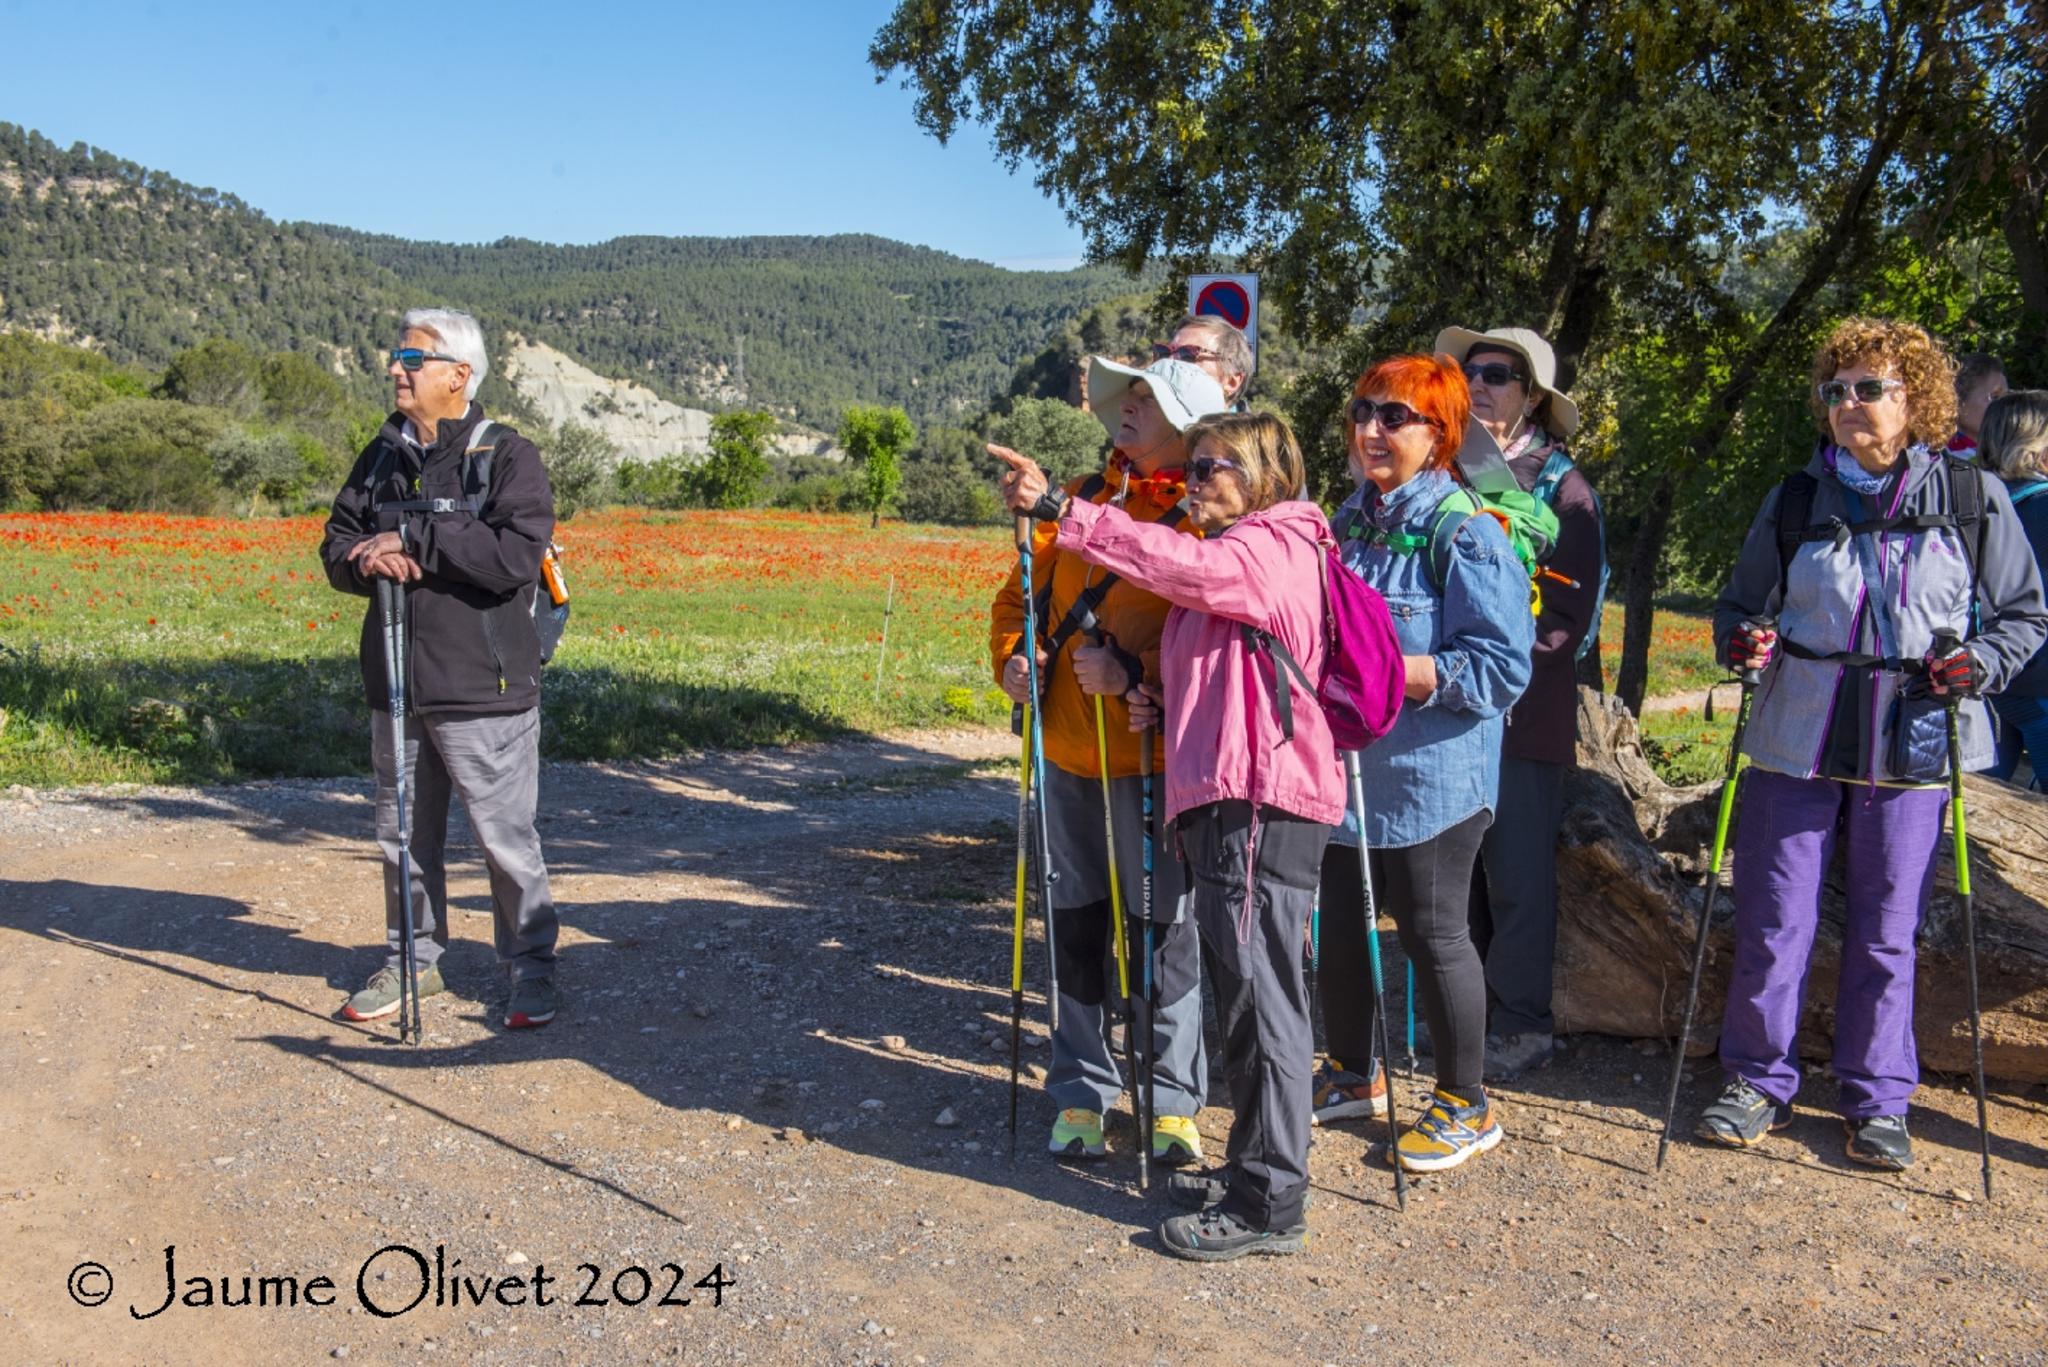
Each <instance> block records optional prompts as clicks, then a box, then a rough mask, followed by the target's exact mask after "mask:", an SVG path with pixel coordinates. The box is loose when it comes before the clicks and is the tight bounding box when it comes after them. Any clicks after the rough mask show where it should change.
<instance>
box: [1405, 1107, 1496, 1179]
mask: <svg viewBox="0 0 2048 1367" xmlns="http://www.w3.org/2000/svg"><path fill="white" fill-rule="evenodd" d="M1501 1138H1502V1130H1501V1128H1500V1122H1499V1121H1498V1120H1496V1119H1494V1115H1493V1103H1492V1102H1491V1101H1481V1102H1479V1103H1478V1104H1477V1105H1468V1104H1466V1103H1465V1102H1464V1101H1463V1100H1461V1099H1460V1098H1458V1097H1455V1096H1452V1095H1451V1094H1450V1093H1449V1092H1447V1091H1445V1090H1444V1089H1443V1088H1441V1087H1439V1088H1437V1089H1436V1094H1435V1095H1434V1096H1432V1097H1431V1098H1430V1102H1429V1109H1428V1110H1427V1111H1425V1112H1423V1115H1422V1119H1420V1120H1418V1121H1416V1122H1415V1125H1414V1128H1412V1129H1410V1130H1408V1131H1407V1132H1406V1133H1404V1134H1403V1135H1402V1136H1401V1139H1400V1142H1399V1143H1398V1144H1397V1145H1396V1146H1395V1147H1396V1149H1397V1150H1398V1152H1399V1153H1400V1158H1401V1166H1402V1167H1404V1168H1406V1169H1408V1171H1410V1172H1447V1171H1449V1170H1450V1169H1452V1168H1455V1167H1457V1166H1458V1165H1459V1164H1460V1163H1462V1162H1464V1161H1465V1160H1466V1159H1468V1158H1470V1157H1472V1156H1473V1155H1474V1154H1480V1153H1485V1152H1486V1151H1487V1150H1488V1149H1490V1148H1492V1147H1493V1146H1494V1145H1496V1144H1498V1143H1500V1141H1501Z"/></svg>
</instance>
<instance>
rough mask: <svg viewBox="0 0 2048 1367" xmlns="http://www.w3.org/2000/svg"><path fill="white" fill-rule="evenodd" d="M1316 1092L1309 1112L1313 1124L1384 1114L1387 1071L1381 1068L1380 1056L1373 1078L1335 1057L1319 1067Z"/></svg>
mask: <svg viewBox="0 0 2048 1367" xmlns="http://www.w3.org/2000/svg"><path fill="white" fill-rule="evenodd" d="M1312 1095H1313V1096H1314V1098H1315V1099H1314V1101H1313V1102H1312V1103H1311V1110H1310V1114H1309V1123H1310V1124H1311V1125H1328V1124H1330V1123H1331V1122H1333V1121H1338V1120H1349V1119H1351V1117H1353V1116H1384V1115H1385V1114H1386V1113H1387V1075H1386V1074H1385V1073H1383V1072H1381V1071H1380V1065H1379V1060H1377V1059H1375V1060H1373V1065H1372V1076H1371V1077H1370V1078H1364V1077H1360V1076H1359V1075H1358V1074H1357V1073H1354V1072H1352V1071H1350V1070H1349V1069H1348V1068H1346V1067H1344V1065H1343V1064H1341V1063H1339V1062H1337V1060H1335V1059H1331V1060H1330V1061H1329V1062H1327V1063H1325V1064H1323V1066H1322V1067H1320V1068H1318V1069H1316V1075H1315V1078H1314V1090H1313V1092H1312Z"/></svg>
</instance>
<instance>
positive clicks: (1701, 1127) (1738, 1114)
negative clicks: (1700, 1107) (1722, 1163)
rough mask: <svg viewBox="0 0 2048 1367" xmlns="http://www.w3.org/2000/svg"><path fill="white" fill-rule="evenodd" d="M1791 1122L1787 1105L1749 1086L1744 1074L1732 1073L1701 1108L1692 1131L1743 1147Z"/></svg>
mask: <svg viewBox="0 0 2048 1367" xmlns="http://www.w3.org/2000/svg"><path fill="white" fill-rule="evenodd" d="M1791 1123H1792V1108H1791V1107H1790V1106H1780V1105H1779V1104H1778V1103H1777V1102H1775V1101H1773V1100H1771V1099H1770V1098H1769V1097H1767V1096H1765V1095H1764V1094H1763V1093H1762V1092H1759V1091H1758V1090H1757V1089H1756V1088H1754V1087H1752V1086H1750V1085H1749V1082H1748V1080H1747V1079H1746V1078H1739V1077H1734V1078H1730V1079H1728V1085H1727V1086H1726V1087H1724V1088H1722V1089H1721V1096H1720V1098H1719V1099H1718V1100H1717V1101H1715V1102H1714V1104H1713V1105H1711V1106H1709V1107H1707V1109H1706V1110H1704V1111H1701V1112H1700V1123H1699V1124H1698V1125H1696V1126H1694V1127H1693V1133H1694V1134H1696V1135H1698V1136H1699V1137H1700V1138H1702V1139H1704V1140H1706V1141H1707V1142H1708V1143H1709V1144H1719V1145H1721V1146H1723V1147H1724V1148H1730V1149H1746V1148H1749V1147H1750V1146H1751V1145H1753V1144H1760V1143H1762V1142H1763V1138H1764V1136H1765V1135H1767V1134H1769V1133H1771V1132H1772V1131H1773V1130H1782V1129H1784V1128H1785V1127H1786V1126H1787V1125H1790V1124H1791Z"/></svg>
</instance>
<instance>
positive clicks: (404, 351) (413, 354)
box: [391, 346, 469, 370]
mask: <svg viewBox="0 0 2048 1367" xmlns="http://www.w3.org/2000/svg"><path fill="white" fill-rule="evenodd" d="M391 359H392V360H394V361H396V362H398V363H399V364H400V365H402V366H404V367H405V368H406V369H407V370H418V369H419V368H420V367H421V366H423V365H425V364H426V363H427V362H428V361H449V362H452V363H453V364H455V365H468V364H469V362H467V361H465V360H463V359H462V358H461V357H459V356H443V355H442V354H441V353H440V352H438V351H421V350H420V349H419V348H418V347H416V346H402V347H399V348H398V349H396V350H395V351H393V352H392V353H391Z"/></svg>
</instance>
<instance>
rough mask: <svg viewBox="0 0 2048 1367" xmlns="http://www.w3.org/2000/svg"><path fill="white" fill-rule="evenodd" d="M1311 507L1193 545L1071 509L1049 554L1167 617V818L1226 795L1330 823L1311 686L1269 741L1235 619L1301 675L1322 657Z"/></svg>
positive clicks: (1267, 667)
mask: <svg viewBox="0 0 2048 1367" xmlns="http://www.w3.org/2000/svg"><path fill="white" fill-rule="evenodd" d="M1330 544H1331V535H1330V524H1329V523H1328V522H1327V521H1326V520H1325V519H1324V517H1323V513H1322V509H1320V508H1318V507H1316V505H1315V504H1313V503H1310V502H1307V501H1305V500H1289V501H1287V502H1284V503H1276V504H1274V505H1273V506H1272V507H1270V508H1264V509H1261V510H1260V511H1258V512H1255V513H1250V514H1247V515H1246V516H1245V517H1243V518H1241V519H1239V520H1238V521H1237V522H1236V523H1235V524H1234V525H1232V526H1231V527H1230V528H1229V529H1228V530H1226V531H1224V532H1221V533H1219V534H1218V535H1216V536H1212V537H1207V538H1200V539H1198V538H1196V537H1192V536H1188V535H1186V534H1185V533H1183V532H1178V531H1175V530H1173V529H1171V528H1169V527H1162V526H1159V525H1158V524H1156V523H1144V522H1136V521H1133V520H1132V519H1131V518H1130V517H1129V516H1127V515H1126V514H1125V513H1124V512H1123V510H1122V509H1120V508H1116V507H1113V506H1110V505H1107V504H1088V503H1070V504H1068V505H1067V511H1066V514H1065V516H1063V517H1062V518H1061V519H1060V523H1059V547H1060V549H1061V550H1063V551H1071V552H1073V553H1074V554H1076V555H1079V556H1080V557H1081V558H1083V559H1085V560H1088V561H1091V562H1093V563H1094V564H1097V565H1100V566H1102V567H1103V568H1104V569H1107V570H1112V571H1114V572H1115V573H1117V574H1118V575H1121V576H1122V577H1123V578H1124V579H1126V580H1128V581H1129V582H1131V583H1133V584H1136V585H1138V586H1139V587H1140V588H1144V589H1149V590H1150V591H1152V592H1153V593H1156V594H1158V595H1159V596H1160V597H1161V598H1164V599H1165V600H1166V601H1167V602H1169V603H1171V604H1173V610H1172V611H1171V612H1169V613H1168V614H1167V617H1166V627H1165V630H1164V632H1163V634H1162V635H1161V637H1160V641H1159V672H1160V676H1161V678H1162V680H1163V681H1164V683H1165V687H1166V726H1165V733H1166V815H1167V818H1168V819H1169V820H1171V819H1173V818H1174V817H1177V816H1179V815H1180V814H1181V813H1182V812H1185V811H1190V810H1192V809H1194V808H1196V807H1201V806H1203V805H1205V804H1207V803H1211V802H1221V801H1225V800H1228V799H1237V800H1240V801H1246V802H1250V803H1251V804H1252V810H1253V812H1254V813H1255V814H1256V812H1257V810H1258V808H1260V807H1261V806H1271V807H1277V808H1279V809H1280V810H1281V811H1283V812H1286V813H1287V814H1288V815H1290V816H1296V817H1301V818H1303V819H1305V820H1308V821H1320V822H1322V823H1324V824H1325V825H1331V826H1335V825H1338V824H1340V823H1341V822H1342V821H1343V820H1344V769H1343V765H1342V763H1341V762H1340V761H1339V760H1338V758H1337V749H1336V746H1335V744H1334V743H1333V742H1332V741H1331V739H1330V726H1329V723H1328V722H1327V721H1325V720H1324V719H1323V712H1322V708H1321V707H1320V706H1319V705H1318V704H1317V702H1316V699H1315V696H1314V694H1313V692H1312V691H1310V690H1307V689H1303V688H1301V687H1300V686H1299V685H1297V686H1296V687H1295V690H1294V709H1293V710H1294V739H1293V740H1292V741H1289V740H1287V739H1286V738H1285V737H1284V736H1282V734H1281V732H1280V719H1279V713H1278V705H1277V703H1276V701H1275V693H1274V679H1273V671H1274V668H1275V665H1274V663H1273V661H1272V659H1271V658H1270V657H1269V656H1268V655H1267V654H1266V652H1264V651H1259V652H1258V653H1256V654H1254V653H1253V651H1252V649H1251V648H1250V647H1249V646H1248V645H1247V644H1246V642H1245V639H1244V632H1243V630H1242V629H1241V627H1240V624H1241V623H1243V624H1249V625H1251V626H1253V627H1256V628H1258V629H1259V630H1261V631H1265V632H1268V633H1270V634H1271V635H1273V636H1275V637H1277V638H1278V639H1279V640H1280V642H1281V644H1283V645H1285V646H1286V647H1287V650H1288V653H1289V654H1291V655H1293V656H1294V658H1295V659H1296V660H1297V661H1298V662H1300V664H1301V668H1302V672H1303V673H1304V674H1306V675H1308V677H1309V678H1310V679H1312V680H1313V679H1320V678H1321V677H1322V673H1323V656H1324V653H1325V652H1326V650H1327V649H1328V643H1327V642H1326V640H1325V629H1324V624H1323V594H1324V592H1325V588H1324V583H1323V575H1324V573H1325V568H1324V567H1325V565H1326V563H1327V561H1326V558H1325V550H1324V548H1325V547H1327V546H1328V545H1330Z"/></svg>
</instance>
